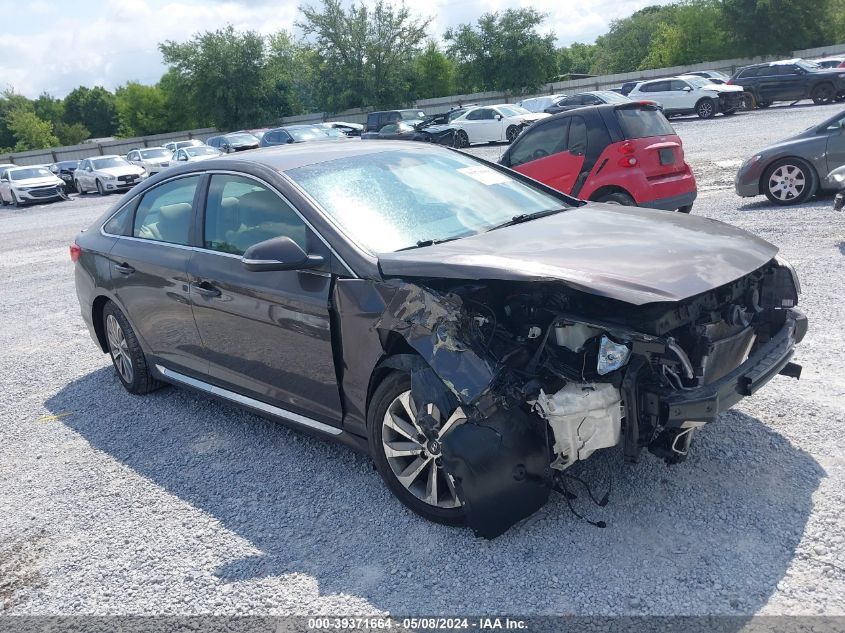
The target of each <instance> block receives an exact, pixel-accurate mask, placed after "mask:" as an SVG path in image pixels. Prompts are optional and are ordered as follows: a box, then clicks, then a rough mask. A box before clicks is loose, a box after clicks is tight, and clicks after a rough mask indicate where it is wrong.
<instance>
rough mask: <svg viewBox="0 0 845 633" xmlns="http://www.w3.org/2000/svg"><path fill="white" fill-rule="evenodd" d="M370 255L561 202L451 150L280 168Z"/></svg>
mask: <svg viewBox="0 0 845 633" xmlns="http://www.w3.org/2000/svg"><path fill="white" fill-rule="evenodd" d="M286 173H287V175H288V176H290V177H291V178H293V180H295V181H296V182H297V183H299V184H300V185H301V186H302V188H303V189H305V190H306V191H307V192H308V193H309V194H310V195H311V196H312V197H313V198H314V199H315V200H316V201H317V202H318V203H319V204H320V205H321V206H322V207H323V209H324V210H325V212H326V213H327V214H328V215H329V216H330V217H331V218H332V219H333V220H334V221H335V222H336V223H337V224H338V225H339V226H340V227H341V228H342V229H343V231H344V232H346V234H347V235H349V237H350V238H351V239H352V240H353V241H355V242H357V243H358V244H360V245H362V246H364V247H365V248H367V249H368V250H370V251H371V252H374V253H378V252H392V251H396V250H399V249H402V248H408V247H409V246H416V245H417V243H418V242H422V241H426V240H448V239H452V238H456V237H465V236H467V235H473V234H475V233H482V232H484V231H486V230H488V229H490V228H492V227H494V226H496V225H499V224H502V223H503V222H507V221H509V220H510V219H511V218H513V217H514V216H517V215H522V214H530V213H536V212H538V211H546V210H550V209H559V208H561V207H563V206H566V205H565V203H564V202H563V201H562V200H561V199H559V198H557V197H555V196H552V195H550V194H547V193H544V192H543V191H540V190H538V189H535V188H534V187H531V186H530V185H527V184H525V183H523V182H521V181H519V180H517V179H515V178H514V177H513V176H510V175H508V174H507V173H505V172H501V171H499V170H497V169H493V168H492V167H488V166H487V165H485V164H484V163H481V162H479V161H477V160H473V159H472V158H470V157H469V156H465V155H462V154H459V153H457V152H449V151H443V152H432V151H430V150H428V151H419V150H413V149H400V150H391V151H385V152H380V153H374V154H368V155H366V156H364V157H362V156H353V157H350V158H339V159H336V160H332V161H328V162H324V163H317V164H314V165H306V166H304V167H299V168H297V169H293V170H290V171H288V172H286Z"/></svg>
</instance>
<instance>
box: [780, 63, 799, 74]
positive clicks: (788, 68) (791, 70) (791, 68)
mask: <svg viewBox="0 0 845 633" xmlns="http://www.w3.org/2000/svg"><path fill="white" fill-rule="evenodd" d="M797 74H798V67H797V66H795V65H794V64H784V65H783V66H780V67H779V68H778V75H797Z"/></svg>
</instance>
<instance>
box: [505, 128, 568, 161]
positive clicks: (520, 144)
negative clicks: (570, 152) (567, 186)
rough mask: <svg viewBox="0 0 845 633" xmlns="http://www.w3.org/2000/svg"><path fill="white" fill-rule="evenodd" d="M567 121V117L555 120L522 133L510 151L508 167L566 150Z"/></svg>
mask: <svg viewBox="0 0 845 633" xmlns="http://www.w3.org/2000/svg"><path fill="white" fill-rule="evenodd" d="M576 118H579V119H580V118H581V117H576ZM569 120H570V118H569V117H563V118H560V119H555V120H554V121H549V122H548V123H543V124H542V125H538V126H536V127H534V128H531V129H530V130H528V131H526V132H524V133H523V134H522V136H521V137H520V138H519V140H518V141H517V142H516V145H515V146H514V147H513V149H512V150H511V153H510V156H509V162H510V166H511V167H516V166H518V165H522V164H523V163H527V162H530V161H532V160H538V159H540V158H545V157H546V156H551V155H552V154H557V153H560V152H562V151H564V150H566V131H567V129H568V128H569Z"/></svg>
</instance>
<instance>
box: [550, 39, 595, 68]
mask: <svg viewBox="0 0 845 633" xmlns="http://www.w3.org/2000/svg"><path fill="white" fill-rule="evenodd" d="M557 53H558V73H559V74H561V75H569V74H579V75H589V74H592V72H593V65H594V64H595V59H596V55H597V54H598V47H597V46H596V45H595V44H581V43H579V42H573V43H572V44H570V45H569V46H568V47H565V48H560V49H558V51H557Z"/></svg>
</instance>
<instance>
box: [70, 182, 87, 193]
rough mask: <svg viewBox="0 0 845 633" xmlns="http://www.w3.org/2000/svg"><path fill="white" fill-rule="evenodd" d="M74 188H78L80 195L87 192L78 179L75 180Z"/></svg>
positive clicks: (77, 191)
mask: <svg viewBox="0 0 845 633" xmlns="http://www.w3.org/2000/svg"><path fill="white" fill-rule="evenodd" d="M73 188H74V189H76V193H78V194H79V195H80V196H81V195H83V194H84V193H85V192H84V191H83V190H82V186H81V185H80V184H79V181H78V180H74V181H73Z"/></svg>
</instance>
